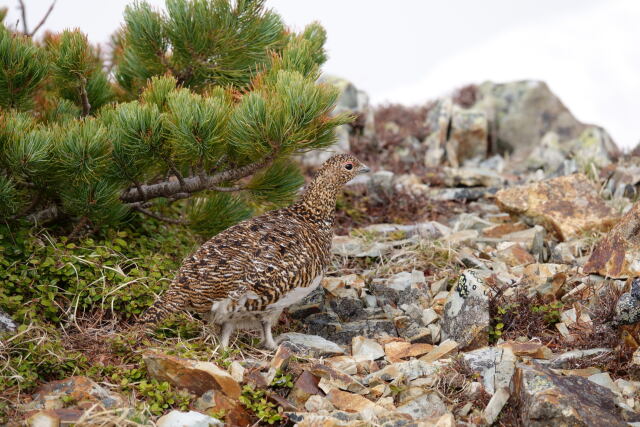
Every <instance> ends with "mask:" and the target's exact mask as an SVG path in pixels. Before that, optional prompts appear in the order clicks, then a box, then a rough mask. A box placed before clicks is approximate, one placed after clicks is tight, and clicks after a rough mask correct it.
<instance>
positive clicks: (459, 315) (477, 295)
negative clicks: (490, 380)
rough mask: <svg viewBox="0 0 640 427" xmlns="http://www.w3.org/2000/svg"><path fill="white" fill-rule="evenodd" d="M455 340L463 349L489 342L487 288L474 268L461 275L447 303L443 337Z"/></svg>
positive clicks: (443, 321) (443, 320)
mask: <svg viewBox="0 0 640 427" xmlns="http://www.w3.org/2000/svg"><path fill="white" fill-rule="evenodd" d="M449 338H450V339H452V340H454V341H456V342H457V343H458V345H459V347H460V349H474V348H478V347H482V346H484V345H487V344H488V338H489V296H488V289H487V287H486V286H485V284H484V281H482V280H481V279H480V278H478V276H477V275H476V273H475V272H474V271H473V270H467V271H465V272H463V273H462V275H461V276H460V277H459V279H458V282H457V284H456V286H455V288H454V289H452V290H451V292H450V293H449V297H448V298H447V301H446V303H445V306H444V315H443V318H442V339H444V340H446V339H449Z"/></svg>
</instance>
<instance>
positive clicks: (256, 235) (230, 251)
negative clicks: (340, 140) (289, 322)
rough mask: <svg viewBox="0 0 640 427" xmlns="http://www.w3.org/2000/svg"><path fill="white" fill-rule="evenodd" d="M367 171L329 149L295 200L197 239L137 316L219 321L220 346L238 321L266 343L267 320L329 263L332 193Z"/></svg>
mask: <svg viewBox="0 0 640 427" xmlns="http://www.w3.org/2000/svg"><path fill="white" fill-rule="evenodd" d="M368 171H369V169H368V168H367V167H366V166H365V165H363V164H362V163H360V161H358V159H356V158H355V157H353V156H351V155H347V154H340V155H335V156H333V157H331V158H330V159H329V160H327V161H326V162H325V163H324V164H323V165H322V168H321V169H320V170H319V171H318V173H317V174H316V176H315V177H314V179H313V181H311V182H310V183H309V185H308V186H307V188H306V189H305V191H304V192H303V194H302V196H301V197H300V200H299V201H298V202H297V203H295V204H293V205H291V206H289V207H286V208H282V209H278V210H273V211H270V212H267V213H265V214H264V215H261V216H258V217H255V218H251V219H249V220H246V221H243V222H240V223H238V224H236V225H234V226H233V227H230V228H228V229H227V230H225V231H223V232H221V233H219V234H218V235H216V236H215V237H213V238H212V239H211V240H209V241H207V242H206V243H205V244H203V245H202V246H201V247H200V248H199V249H198V250H197V251H196V252H195V253H194V254H193V255H191V256H190V257H188V258H187V259H186V260H185V261H184V263H183V265H182V267H180V270H179V271H178V274H177V276H176V278H175V280H174V281H173V283H172V284H171V286H170V287H169V289H168V290H167V291H166V292H165V293H164V294H163V295H162V297H160V298H159V299H158V300H157V301H156V302H155V303H154V304H153V305H152V306H151V307H150V308H149V309H148V310H147V311H146V312H145V313H144V314H143V316H142V317H141V319H140V320H141V321H142V322H143V323H146V324H149V323H154V322H156V321H158V320H160V319H162V318H163V317H165V316H167V315H168V314H171V313H174V312H178V311H182V310H185V311H192V312H197V313H201V314H205V315H208V316H209V320H210V321H211V322H213V323H214V324H216V325H220V326H221V337H220V342H221V344H222V346H223V347H227V346H228V344H229V337H230V336H231V333H232V332H233V331H234V330H235V329H236V328H242V329H259V330H260V331H261V333H262V344H263V345H264V346H265V347H266V348H269V349H274V348H275V347H276V344H275V341H274V340H273V336H272V333H271V327H272V326H273V324H274V323H275V322H277V321H278V319H279V317H280V314H281V313H282V310H283V309H284V308H286V307H288V306H290V305H292V304H294V303H296V302H297V301H300V300H302V299H303V298H304V297H306V296H307V295H308V294H309V293H311V292H312V291H313V290H314V289H315V288H316V287H317V286H318V285H319V284H320V281H321V280H322V277H323V274H324V271H325V269H326V267H327V265H328V263H329V260H330V257H331V240H332V237H333V231H332V228H333V221H334V214H335V206H336V198H337V196H338V193H339V192H340V191H341V190H342V187H343V185H344V184H346V183H347V182H348V181H350V180H351V179H353V178H354V177H355V176H356V175H357V174H359V173H364V172H368Z"/></svg>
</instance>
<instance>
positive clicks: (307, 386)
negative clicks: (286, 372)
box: [287, 371, 322, 408]
mask: <svg viewBox="0 0 640 427" xmlns="http://www.w3.org/2000/svg"><path fill="white" fill-rule="evenodd" d="M319 382H320V378H318V377H316V376H315V375H313V374H311V373H310V372H309V371H302V373H301V374H300V376H299V377H298V378H297V379H296V382H295V383H294V384H293V388H292V389H291V392H289V395H288V396H287V398H288V399H289V400H290V401H291V402H292V403H293V404H294V405H295V406H296V407H298V408H304V404H305V402H306V401H307V400H308V399H309V397H311V396H313V395H316V394H321V393H322V391H321V390H320V388H319V387H318V383H319Z"/></svg>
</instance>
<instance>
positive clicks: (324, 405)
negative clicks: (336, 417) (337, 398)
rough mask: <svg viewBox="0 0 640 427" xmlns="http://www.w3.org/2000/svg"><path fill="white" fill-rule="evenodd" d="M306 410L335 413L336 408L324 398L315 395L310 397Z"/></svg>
mask: <svg viewBox="0 0 640 427" xmlns="http://www.w3.org/2000/svg"><path fill="white" fill-rule="evenodd" d="M304 409H306V410H307V411H309V412H318V411H333V410H335V409H336V408H335V406H333V404H331V402H329V401H328V400H327V399H326V398H324V397H322V396H318V395H314V396H311V397H309V399H308V400H307V401H306V402H305V404H304Z"/></svg>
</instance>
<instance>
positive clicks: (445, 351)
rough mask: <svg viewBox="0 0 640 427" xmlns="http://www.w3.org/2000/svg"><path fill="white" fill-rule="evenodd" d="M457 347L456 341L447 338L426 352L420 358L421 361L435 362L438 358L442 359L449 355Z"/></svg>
mask: <svg viewBox="0 0 640 427" xmlns="http://www.w3.org/2000/svg"><path fill="white" fill-rule="evenodd" d="M457 349H458V343H457V342H455V341H453V340H451V339H447V340H444V341H442V342H441V343H440V344H439V345H438V346H437V347H435V348H434V349H433V350H431V351H430V352H429V353H427V354H426V355H425V356H422V357H421V358H420V360H421V361H423V362H427V363H430V362H435V361H436V360H438V359H442V358H443V357H445V356H448V355H450V354H451V353H452V352H454V351H455V350H457Z"/></svg>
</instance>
